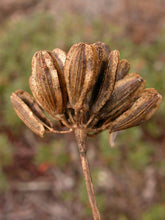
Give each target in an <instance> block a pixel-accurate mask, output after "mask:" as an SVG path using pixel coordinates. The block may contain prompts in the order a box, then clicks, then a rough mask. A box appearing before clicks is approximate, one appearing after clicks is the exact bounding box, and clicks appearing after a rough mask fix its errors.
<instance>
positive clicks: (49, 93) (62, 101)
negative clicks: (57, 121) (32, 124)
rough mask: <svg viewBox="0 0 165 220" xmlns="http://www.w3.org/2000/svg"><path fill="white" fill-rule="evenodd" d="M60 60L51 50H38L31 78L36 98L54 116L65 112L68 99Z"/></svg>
mask: <svg viewBox="0 0 165 220" xmlns="http://www.w3.org/2000/svg"><path fill="white" fill-rule="evenodd" d="M58 62H59V60H58V61H57V60H56V58H55V56H54V55H53V54H52V52H50V51H46V50H43V51H38V52H36V53H35V54H34V56H33V59H32V76H31V77H30V80H29V83H30V88H31V90H32V93H33V96H34V98H35V99H36V101H37V102H38V103H39V104H40V106H42V107H43V109H44V110H45V111H47V112H48V113H49V114H50V115H51V116H52V117H54V118H55V117H56V115H57V114H62V113H63V111H64V108H65V106H66V101H67V93H66V86H65V80H64V75H63V70H62V68H60V66H59V64H58Z"/></svg>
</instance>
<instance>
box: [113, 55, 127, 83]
mask: <svg viewBox="0 0 165 220" xmlns="http://www.w3.org/2000/svg"><path fill="white" fill-rule="evenodd" d="M129 70H130V64H129V63H128V61H127V60H125V59H122V60H120V62H119V65H118V68H117V74H116V81H118V80H120V79H123V78H124V76H126V75H127V74H128V72H129Z"/></svg>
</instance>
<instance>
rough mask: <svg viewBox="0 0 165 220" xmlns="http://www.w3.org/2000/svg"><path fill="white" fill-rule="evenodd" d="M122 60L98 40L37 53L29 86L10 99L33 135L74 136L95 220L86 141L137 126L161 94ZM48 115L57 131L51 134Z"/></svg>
mask: <svg viewBox="0 0 165 220" xmlns="http://www.w3.org/2000/svg"><path fill="white" fill-rule="evenodd" d="M129 68H130V65H129V63H128V61H127V60H125V59H122V60H120V55H119V51H118V50H113V51H110V48H109V47H108V46H107V45H105V44H104V43H102V42H96V43H94V44H86V43H77V44H74V45H73V46H72V47H71V48H70V50H69V52H68V53H67V55H66V53H65V52H64V51H62V50H61V49H58V48H56V49H54V50H53V51H47V50H43V51H38V52H36V53H35V54H34V56H33V59H32V75H31V77H30V88H31V91H32V93H33V96H34V98H35V100H36V101H35V100H34V99H33V98H32V97H31V96H30V95H29V94H28V93H27V92H25V91H22V90H18V91H16V92H14V93H13V94H12V95H11V102H12V104H13V107H14V109H15V111H16V113H17V115H18V116H19V117H20V118H21V119H22V120H23V121H24V123H25V124H26V125H27V126H28V127H29V128H30V129H31V130H32V131H33V132H34V133H36V134H37V135H39V136H41V137H43V135H44V134H45V133H68V132H72V131H73V132H74V133H75V137H76V140H77V143H78V148H79V152H80V158H81V164H82V168H83V173H84V177H85V183H86V187H87V192H88V197H89V202H90V205H91V208H92V213H93V218H94V219H95V220H99V219H100V214H99V211H98V208H97V204H96V199H95V194H94V188H93V184H92V180H91V175H90V169H89V165H88V161H87V157H86V151H87V146H86V137H87V136H93V135H95V134H98V133H100V132H101V131H103V130H105V129H108V130H109V134H110V137H112V134H113V133H114V132H116V131H120V130H123V129H126V128H130V127H132V126H137V125H139V124H141V123H143V122H145V121H146V120H148V119H150V118H151V116H152V115H153V114H154V113H155V112H156V110H157V109H158V107H159V105H160V103H161V99H162V98H161V95H160V94H159V93H158V92H157V91H156V90H155V89H152V88H150V89H144V84H145V82H144V80H143V79H142V77H141V76H139V75H138V74H137V73H131V74H128V72H129ZM43 110H44V111H45V112H47V113H48V114H49V115H50V116H51V118H52V119H54V121H59V122H60V124H61V127H67V128H68V130H66V129H65V130H62V129H61V130H60V131H58V130H55V129H54V126H53V123H52V122H51V121H50V120H49V119H48V118H47V117H46V116H45V115H44V113H43Z"/></svg>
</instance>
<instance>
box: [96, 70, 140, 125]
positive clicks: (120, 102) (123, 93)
mask: <svg viewBox="0 0 165 220" xmlns="http://www.w3.org/2000/svg"><path fill="white" fill-rule="evenodd" d="M143 89H144V80H143V79H142V77H141V76H139V74H137V73H132V74H129V75H128V76H126V77H125V78H124V79H121V80H119V81H118V82H116V84H115V88H114V91H113V93H112V95H111V97H110V99H109V100H108V101H107V103H106V104H105V105H104V107H103V108H102V109H101V110H100V113H99V115H98V117H99V118H100V120H105V121H106V122H105V123H109V122H110V121H112V120H114V119H115V118H116V117H118V116H119V115H120V114H121V113H122V112H124V111H126V110H127V109H128V108H129V106H130V105H132V102H133V101H135V100H136V99H137V98H138V96H139V93H140V92H141V91H142V90H143Z"/></svg>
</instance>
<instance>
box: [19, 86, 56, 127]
mask: <svg viewBox="0 0 165 220" xmlns="http://www.w3.org/2000/svg"><path fill="white" fill-rule="evenodd" d="M15 95H17V96H18V97H19V98H20V99H21V100H22V101H23V102H24V103H25V104H26V105H27V106H28V107H29V108H30V110H31V111H32V112H33V114H34V115H35V116H36V117H37V118H38V119H39V120H40V121H41V122H43V123H44V124H46V125H47V126H48V127H52V126H53V125H52V122H51V121H50V120H49V119H48V118H47V117H46V116H45V114H44V113H43V111H42V110H41V108H40V107H39V105H38V104H37V103H36V102H35V100H34V99H33V97H32V96H31V95H30V94H29V93H27V92H25V91H23V90H17V91H16V92H15Z"/></svg>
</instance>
